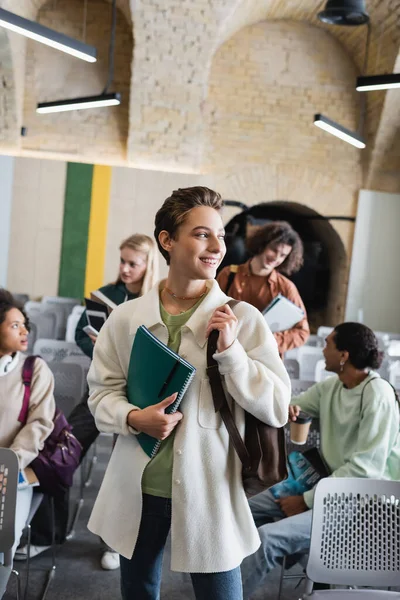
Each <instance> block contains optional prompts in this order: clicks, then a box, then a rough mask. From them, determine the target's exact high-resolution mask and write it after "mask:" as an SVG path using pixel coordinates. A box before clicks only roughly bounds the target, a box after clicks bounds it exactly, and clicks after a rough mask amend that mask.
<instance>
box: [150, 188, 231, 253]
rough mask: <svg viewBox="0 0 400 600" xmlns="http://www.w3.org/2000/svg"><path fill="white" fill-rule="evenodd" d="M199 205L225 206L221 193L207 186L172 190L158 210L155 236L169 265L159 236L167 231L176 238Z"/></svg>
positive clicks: (216, 207)
mask: <svg viewBox="0 0 400 600" xmlns="http://www.w3.org/2000/svg"><path fill="white" fill-rule="evenodd" d="M199 206H209V207H210V208H214V209H215V210H221V208H222V206H223V201H222V198H221V195H220V194H218V192H214V190H210V189H209V188H207V187H201V186H196V187H189V188H179V189H178V190H175V191H174V192H172V194H171V196H169V198H167V199H166V200H165V201H164V204H163V205H162V207H161V208H160V209H159V210H158V211H157V214H156V218H155V222H154V224H155V228H154V237H155V239H156V242H157V245H158V249H159V250H160V252H161V254H162V255H163V257H164V258H165V260H166V261H167V265H169V263H170V258H169V253H168V252H167V251H166V250H164V248H163V247H162V246H161V244H160V242H159V240H158V236H159V235H160V233H161V231H167V232H168V233H169V236H170V237H171V238H172V239H176V233H177V231H178V229H179V227H180V225H182V223H183V222H184V221H185V219H186V217H187V214H188V213H189V212H190V211H191V210H192V208H197V207H199Z"/></svg>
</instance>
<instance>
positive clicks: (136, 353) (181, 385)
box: [126, 325, 196, 458]
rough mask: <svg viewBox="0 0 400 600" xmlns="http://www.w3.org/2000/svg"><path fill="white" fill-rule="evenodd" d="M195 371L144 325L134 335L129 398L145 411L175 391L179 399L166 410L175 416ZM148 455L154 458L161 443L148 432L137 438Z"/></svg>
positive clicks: (128, 379) (129, 370)
mask: <svg viewBox="0 0 400 600" xmlns="http://www.w3.org/2000/svg"><path fill="white" fill-rule="evenodd" d="M195 373H196V369H195V368H194V367H193V365H191V364H190V363H188V362H187V361H186V360H185V359H184V358H182V357H181V356H179V354H177V353H176V352H174V351H173V350H171V348H168V346H166V345H165V344H164V343H163V342H161V341H160V340H159V339H158V338H156V337H155V336H154V335H153V334H152V333H151V332H150V331H149V330H148V329H147V327H145V326H144V325H141V326H140V327H139V328H138V330H137V332H136V335H135V339H134V342H133V346H132V351H131V356H130V360H129V367H128V378H127V386H126V395H127V398H128V400H129V402H130V403H131V404H133V405H134V406H137V407H139V408H146V407H147V406H151V405H153V404H158V403H159V402H161V401H162V400H164V399H165V398H167V397H168V396H171V395H172V394H174V393H175V392H177V393H178V395H177V397H176V400H175V401H174V402H173V404H171V405H170V406H168V408H166V410H165V412H166V413H168V414H172V413H174V412H176V411H177V410H178V407H179V405H180V403H181V401H182V398H183V396H184V395H185V392H186V390H187V389H188V387H189V385H190V383H191V381H192V380H193V377H194V375H195ZM136 438H137V440H138V442H139V444H140V445H141V447H142V448H143V450H144V451H145V452H146V454H147V456H149V457H150V458H153V456H155V455H156V454H157V452H158V450H159V448H160V445H161V441H160V440H157V439H156V438H153V437H151V436H150V435H148V434H147V433H143V432H142V433H139V434H138V435H137V436H136Z"/></svg>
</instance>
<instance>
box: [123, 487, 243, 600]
mask: <svg viewBox="0 0 400 600" xmlns="http://www.w3.org/2000/svg"><path fill="white" fill-rule="evenodd" d="M170 527H171V500H170V499H166V498H158V497H156V496H149V495H147V494H143V511H142V520H141V523H140V529H139V536H138V539H137V542H136V546H135V550H134V553H133V556H132V558H131V559H130V560H128V559H127V558H124V557H123V556H120V564H121V592H122V598H123V600H159V598H160V586H161V572H162V559H163V553H164V547H165V543H166V541H167V537H168V533H169V530H170ZM190 576H191V579H192V585H193V589H194V593H195V596H196V600H242V598H243V596H242V579H241V576H240V567H237V568H236V569H233V570H232V571H225V572H223V573H191V574H190Z"/></svg>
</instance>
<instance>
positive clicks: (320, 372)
mask: <svg viewBox="0 0 400 600" xmlns="http://www.w3.org/2000/svg"><path fill="white" fill-rule="evenodd" d="M328 377H335V374H334V373H332V372H331V371H327V370H326V369H325V359H324V358H322V359H321V360H319V361H318V362H317V364H316V365H315V375H314V379H315V381H317V382H318V381H324V380H325V379H328Z"/></svg>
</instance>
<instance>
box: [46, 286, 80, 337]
mask: <svg viewBox="0 0 400 600" xmlns="http://www.w3.org/2000/svg"><path fill="white" fill-rule="evenodd" d="M79 303H80V301H79V300H78V299H75V298H64V297H62V296H43V298H42V305H44V306H46V307H51V309H52V310H54V311H56V312H57V313H58V314H59V315H60V316H59V325H58V330H57V339H58V340H63V339H64V338H65V330H66V327H67V319H68V315H69V314H70V313H71V312H72V310H73V308H74V306H76V305H77V304H79Z"/></svg>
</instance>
